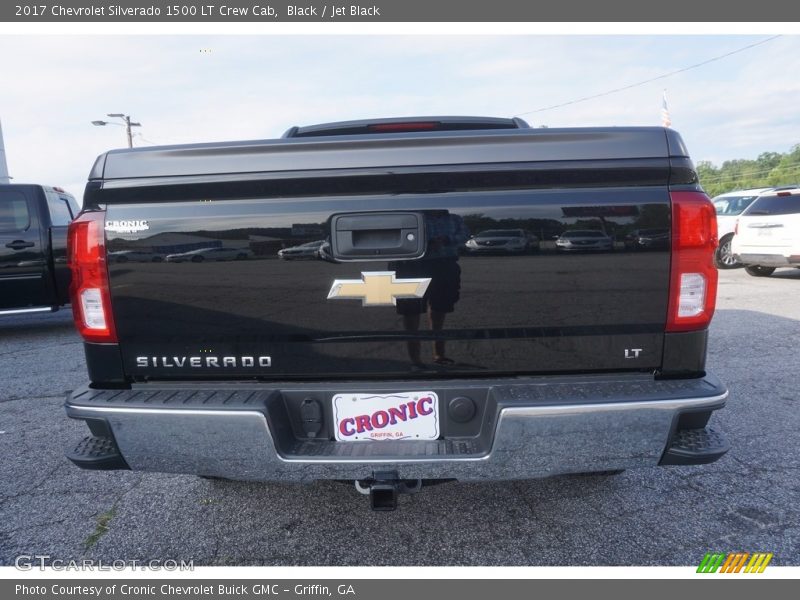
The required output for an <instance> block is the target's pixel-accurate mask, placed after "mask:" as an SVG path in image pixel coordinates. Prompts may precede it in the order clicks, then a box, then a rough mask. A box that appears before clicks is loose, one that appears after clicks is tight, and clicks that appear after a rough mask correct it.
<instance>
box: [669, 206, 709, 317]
mask: <svg viewBox="0 0 800 600" xmlns="http://www.w3.org/2000/svg"><path fill="white" fill-rule="evenodd" d="M670 198H671V199H672V265H671V268H670V294H669V307H668V309H667V310H668V312H667V327H666V330H667V331H669V332H676V331H696V330H699V329H705V328H706V327H708V325H709V323H710V322H711V317H712V316H713V315H714V309H715V307H716V302H717V269H716V267H715V266H714V253H715V252H716V249H717V219H716V213H715V210H714V205H713V204H712V203H711V201H710V200H709V199H708V196H706V195H705V194H704V193H702V192H672V193H671V194H670Z"/></svg>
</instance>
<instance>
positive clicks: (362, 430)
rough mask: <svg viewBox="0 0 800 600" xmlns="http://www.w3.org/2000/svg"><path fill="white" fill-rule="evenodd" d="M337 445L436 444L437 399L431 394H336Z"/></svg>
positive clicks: (437, 429)
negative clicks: (420, 442)
mask: <svg viewBox="0 0 800 600" xmlns="http://www.w3.org/2000/svg"><path fill="white" fill-rule="evenodd" d="M333 417H334V421H335V424H336V441H338V442H357V441H375V440H435V439H437V438H438V437H439V398H438V396H437V395H436V394H435V393H434V392H402V393H398V394H336V395H335V396H334V397H333Z"/></svg>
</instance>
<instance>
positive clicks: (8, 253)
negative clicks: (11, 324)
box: [0, 184, 78, 316]
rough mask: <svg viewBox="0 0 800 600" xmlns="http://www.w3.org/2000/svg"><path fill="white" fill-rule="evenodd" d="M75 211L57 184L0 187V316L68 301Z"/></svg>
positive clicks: (51, 307)
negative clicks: (69, 251) (70, 232)
mask: <svg viewBox="0 0 800 600" xmlns="http://www.w3.org/2000/svg"><path fill="white" fill-rule="evenodd" d="M77 214H78V204H77V203H76V202H75V198H73V197H72V195H71V194H68V193H67V192H65V191H64V190H62V189H61V188H57V187H49V186H44V185H33V184H2V185H0V316H3V315H17V314H26V313H36V312H50V311H52V310H57V309H58V308H59V307H60V306H63V305H64V304H68V303H69V281H70V270H69V267H68V266H67V226H68V225H69V223H70V221H72V219H73V217H74V216H76V215H77Z"/></svg>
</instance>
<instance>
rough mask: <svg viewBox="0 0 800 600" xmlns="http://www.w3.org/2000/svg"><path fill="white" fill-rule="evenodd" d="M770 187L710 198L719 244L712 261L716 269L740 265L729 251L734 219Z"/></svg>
mask: <svg viewBox="0 0 800 600" xmlns="http://www.w3.org/2000/svg"><path fill="white" fill-rule="evenodd" d="M771 189H772V188H753V189H749V190H737V191H735V192H728V193H727V194H722V195H720V196H716V197H714V198H712V199H711V201H712V202H713V203H714V208H715V209H716V210H717V236H718V238H719V246H718V247H717V253H716V254H715V255H714V262H716V264H717V268H718V269H734V268H736V267H741V266H742V264H741V263H740V262H739V261H738V260H736V258H735V257H734V256H733V253H732V252H731V240H732V239H733V229H734V227H736V219H737V217H738V216H739V215H740V214H741V213H742V211H743V210H744V209H746V208H747V207H748V206H750V204H752V202H753V201H754V200H755V199H756V198H758V197H759V196H760V195H761V194H763V193H765V192H768V191H770V190H771Z"/></svg>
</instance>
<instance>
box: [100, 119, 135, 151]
mask: <svg viewBox="0 0 800 600" xmlns="http://www.w3.org/2000/svg"><path fill="white" fill-rule="evenodd" d="M106 116H107V117H115V118H118V119H122V120H123V121H124V122H125V133H126V135H127V136H128V148H133V136H132V135H131V127H141V126H142V124H141V123H131V116H130V115H123V114H122V113H108V114H107V115H106ZM92 125H97V126H98V127H103V126H105V125H122V123H114V122H111V121H92Z"/></svg>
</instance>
